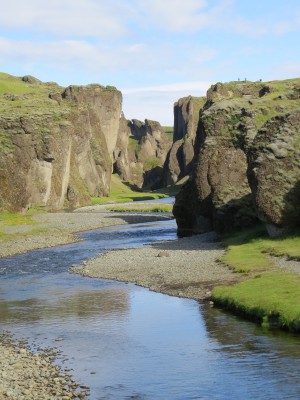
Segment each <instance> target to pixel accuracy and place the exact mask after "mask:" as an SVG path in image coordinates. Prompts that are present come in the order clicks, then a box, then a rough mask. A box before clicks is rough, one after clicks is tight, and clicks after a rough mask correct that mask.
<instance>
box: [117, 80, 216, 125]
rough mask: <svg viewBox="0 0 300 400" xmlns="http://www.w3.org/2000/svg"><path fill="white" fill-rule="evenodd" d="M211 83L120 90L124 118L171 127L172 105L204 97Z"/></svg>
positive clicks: (201, 82)
mask: <svg viewBox="0 0 300 400" xmlns="http://www.w3.org/2000/svg"><path fill="white" fill-rule="evenodd" d="M210 85H211V82H204V81H195V82H178V83H173V84H168V85H160V86H151V87H144V88H137V89H133V88H132V89H130V88H127V89H126V88H125V89H121V91H122V93H123V110H124V113H125V116H126V118H128V119H133V118H137V119H140V120H142V121H143V120H144V119H146V118H148V119H153V120H157V121H159V122H160V123H161V124H162V125H165V126H171V125H173V122H174V117H173V105H174V103H175V102H176V101H177V100H178V99H180V98H181V97H186V96H189V95H191V96H196V97H201V96H205V95H206V92H207V89H208V88H209V87H210Z"/></svg>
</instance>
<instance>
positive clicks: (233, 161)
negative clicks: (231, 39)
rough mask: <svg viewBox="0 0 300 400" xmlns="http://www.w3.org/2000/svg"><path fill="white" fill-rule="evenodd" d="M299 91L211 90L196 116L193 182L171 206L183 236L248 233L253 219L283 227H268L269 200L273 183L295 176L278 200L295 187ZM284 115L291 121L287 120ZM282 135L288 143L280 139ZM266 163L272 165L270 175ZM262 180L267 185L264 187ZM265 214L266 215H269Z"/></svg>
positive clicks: (285, 85) (259, 86) (235, 86)
mask: <svg viewBox="0 0 300 400" xmlns="http://www.w3.org/2000/svg"><path fill="white" fill-rule="evenodd" d="M299 88H300V81H299V80H288V81H282V82H269V83H267V84H266V83H262V82H256V83H248V82H245V83H244V82H243V83H240V82H231V83H228V84H216V85H214V86H212V87H211V88H210V90H209V91H208V93H207V102H206V104H205V106H204V107H203V110H202V112H201V113H200V121H199V127H198V132H197V143H198V146H199V150H198V153H197V156H196V161H195V167H194V171H193V177H192V179H191V180H190V181H189V182H188V183H187V184H186V186H185V187H184V188H183V189H182V191H181V192H180V193H179V195H178V196H177V198H176V203H175V206H174V215H175V217H176V220H177V224H178V232H179V234H180V235H189V234H193V233H199V232H203V231H206V230H208V229H211V228H214V229H216V230H217V231H221V232H223V231H228V230H231V229H234V228H239V227H245V226H247V225H251V224H253V223H255V222H256V221H257V218H258V217H260V218H262V219H263V220H264V221H269V222H270V221H272V223H273V224H277V225H280V224H281V223H282V222H280V220H279V219H277V220H275V219H274V218H273V219H271V217H270V215H271V214H272V215H275V214H274V210H275V209H276V207H275V208H274V206H273V205H271V203H270V201H269V200H270V199H269V198H270V197H273V195H272V194H271V193H272V190H271V186H272V184H273V185H274V183H275V182H278V183H279V181H280V180H279V178H278V176H284V175H285V173H286V171H291V170H293V171H294V172H293V173H290V174H291V175H292V176H291V177H290V178H289V179H290V181H291V183H290V184H289V185H285V186H286V189H285V190H284V192H285V194H282V196H283V197H284V196H287V192H289V193H290V191H291V187H294V186H295V184H296V181H297V179H298V172H296V171H298V167H297V168H296V165H297V163H298V165H299V161H300V160H299V154H300V153H299V151H298V149H297V146H296V142H297V140H298V139H296V137H297V135H296V132H297V130H298V131H299V124H298V119H297V118H298V117H297V115H298V114H297V112H296V114H293V113H294V112H295V111H296V110H297V109H299V108H300V102H299ZM287 112H289V113H292V114H291V115H293V117H292V116H290V117H288V116H287V115H285V114H286V113H287ZM274 118H275V119H274ZM267 121H269V122H267ZM292 121H293V122H292ZM266 122H267V123H266ZM265 123H266V125H265V126H264V124H265ZM265 129H266V130H267V131H265ZM282 130H283V131H285V132H286V133H285V135H282V134H281V133H279V132H281V131H282ZM266 132H267V133H266ZM270 132H272V134H271V133H270ZM278 135H279V136H278ZM267 137H268V139H266V138H267ZM291 137H293V138H294V139H291ZM284 141H286V142H284ZM283 142H284V143H286V145H284V144H282V143H283ZM287 148H288V149H289V152H287ZM271 149H273V150H271ZM271 153H272V155H271ZM275 153H276V154H277V156H278V157H279V159H280V160H281V161H280V162H277V161H276V162H273V161H275V160H276V157H277V156H276V155H275ZM284 154H285V157H287V154H288V155H289V157H291V158H292V159H293V162H290V161H289V162H287V160H288V158H285V160H283V158H284V157H283V155H284ZM259 155H260V156H261V157H260V156H259ZM272 157H273V158H272ZM280 157H281V158H280ZM265 158H267V159H268V160H269V164H268V167H267V166H266V162H265ZM260 160H263V161H260ZM270 160H273V161H270ZM255 163H256V164H255ZM248 164H249V167H248ZM257 165H258V166H257ZM283 165H286V169H284V168H283ZM247 170H248V175H249V178H250V182H251V187H250V185H249V182H248V176H247ZM280 171H281V172H280ZM262 176H264V178H262ZM266 176H268V178H265V177H266ZM264 179H267V180H268V182H269V183H270V185H269V186H268V185H266V184H265V181H264ZM262 182H263V183H262ZM287 186H288V187H287ZM262 187H264V189H262ZM276 187H277V189H276V190H279V191H281V190H282V188H281V185H278V184H276ZM251 189H252V190H251ZM262 190H263V192H264V196H263V195H262ZM252 191H253V193H254V196H253V194H252ZM268 192H269V194H268ZM274 192H275V189H274V190H273V193H274ZM268 199H269V200H268ZM253 200H255V201H253ZM278 202H279V200H278V198H277V200H274V202H273V204H275V203H276V204H277V205H278ZM281 203H282V204H283V203H284V202H283V201H282V202H281ZM266 204H270V206H266ZM281 207H282V206H281ZM265 208H268V209H269V212H268V213H267V212H266V210H265ZM288 208H289V207H288ZM257 209H258V211H259V212H258V213H257ZM267 215H268V216H267Z"/></svg>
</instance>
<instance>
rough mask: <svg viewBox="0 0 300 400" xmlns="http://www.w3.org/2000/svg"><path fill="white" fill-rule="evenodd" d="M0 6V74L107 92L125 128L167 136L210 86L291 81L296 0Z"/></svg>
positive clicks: (297, 36) (32, 0) (102, 0)
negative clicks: (143, 127)
mask: <svg viewBox="0 0 300 400" xmlns="http://www.w3.org/2000/svg"><path fill="white" fill-rule="evenodd" d="M0 3H2V7H1V13H0V71H2V72H6V73H9V74H12V75H16V76H23V75H27V74H29V75H33V76H35V77H37V78H38V79H40V80H42V81H44V82H48V81H55V82H57V83H58V84H60V85H62V86H68V85H71V84H75V85H85V84H89V83H100V84H102V85H113V86H116V87H117V88H118V89H119V90H121V91H122V93H123V110H124V113H125V116H126V118H128V119H133V118H137V119H140V120H144V119H145V118H148V119H153V120H157V121H159V122H160V123H161V124H162V125H167V126H171V125H173V104H174V102H175V101H177V100H178V99H179V98H181V97H184V96H189V95H192V96H204V95H205V94H206V91H207V89H208V88H209V87H210V85H211V84H213V83H216V82H227V81H232V80H238V79H241V80H244V79H247V80H253V81H256V80H259V79H262V80H263V81H269V80H274V79H288V78H295V77H300V45H299V43H300V1H299V0H285V1H284V0H51V1H49V2H48V1H47V2H46V1H44V0H26V1H25V2H24V0H9V1H7V0H6V1H4V0H0Z"/></svg>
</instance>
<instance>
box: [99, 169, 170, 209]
mask: <svg viewBox="0 0 300 400" xmlns="http://www.w3.org/2000/svg"><path fill="white" fill-rule="evenodd" d="M164 197H169V195H168V194H165V193H154V192H149V193H147V192H138V191H135V190H133V189H132V188H131V187H130V185H129V184H125V183H123V182H122V181H121V179H120V177H119V176H118V175H117V174H113V175H112V178H111V191H110V196H108V197H93V198H92V200H91V204H92V205H94V204H108V203H127V202H131V201H142V200H155V199H161V198H164Z"/></svg>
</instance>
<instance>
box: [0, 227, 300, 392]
mask: <svg viewBox="0 0 300 400" xmlns="http://www.w3.org/2000/svg"><path fill="white" fill-rule="evenodd" d="M80 236H81V237H82V238H83V239H84V240H83V241H82V242H79V243H75V244H71V245H66V246H59V247H55V248H50V249H42V250H37V251H31V252H28V253H26V254H22V255H17V256H14V257H8V258H4V259H1V260H0V278H1V279H0V328H1V329H0V330H1V331H3V330H9V331H10V332H12V334H13V335H14V336H15V337H16V338H20V339H23V338H27V339H28V341H29V343H30V344H31V345H32V347H33V349H35V348H39V347H55V348H57V349H59V350H61V352H62V354H61V356H60V358H59V360H58V362H59V363H60V364H61V365H63V366H65V367H67V368H70V369H72V374H73V375H74V377H75V379H76V380H77V381H79V382H82V383H84V384H86V385H88V386H89V387H90V389H91V395H90V398H91V399H92V400H100V399H112V400H119V399H122V400H123V399H136V400H141V399H145V400H150V399H151V400H156V399H158V400H159V399H164V400H168V399H170V400H191V399H222V400H223V399H224V400H227V399H272V400H274V399H281V400H282V399H299V398H300V374H299V361H300V340H299V337H298V336H294V335H292V334H285V333H279V332H273V333H272V332H265V331H263V330H262V329H261V328H260V327H258V326H256V325H255V324H252V323H248V322H245V321H242V320H239V319H238V318H236V317H233V316H231V315H228V314H226V313H223V312H221V311H219V310H217V309H214V308H211V307H210V306H209V305H207V304H200V303H198V302H196V301H194V300H189V299H182V298H177V297H170V296H167V295H163V294H159V293H154V292H151V291H149V290H147V289H144V288H141V287H137V286H135V285H132V284H124V283H118V282H113V281H107V280H96V279H90V278H83V277H81V276H78V275H70V274H68V272H67V270H68V268H69V267H70V266H71V265H72V264H80V263H82V262H83V261H84V260H85V259H87V258H90V257H93V256H94V255H96V254H99V253H102V252H105V251H108V250H110V249H113V248H127V247H136V246H142V245H149V243H151V242H153V241H157V240H172V239H175V238H176V226H175V222H174V221H164V222H153V223H144V224H135V225H126V226H125V225H120V226H115V227H108V228H104V229H101V230H96V231H89V232H85V233H82V234H80Z"/></svg>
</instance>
